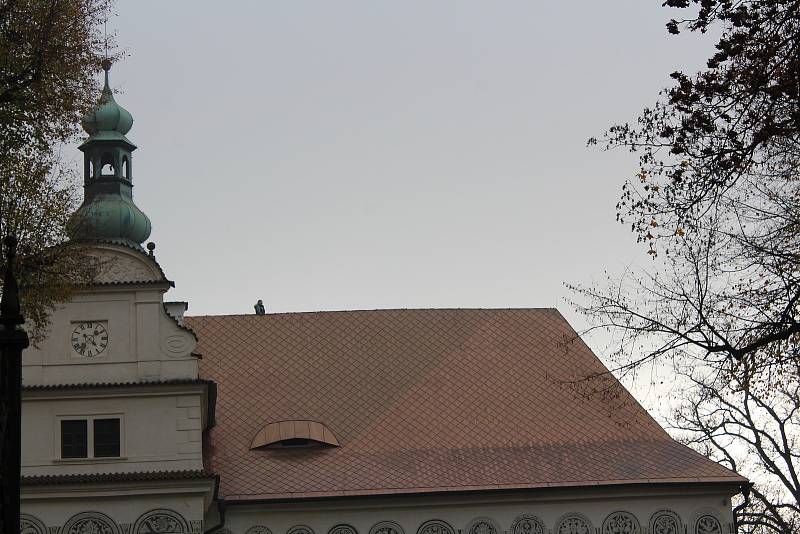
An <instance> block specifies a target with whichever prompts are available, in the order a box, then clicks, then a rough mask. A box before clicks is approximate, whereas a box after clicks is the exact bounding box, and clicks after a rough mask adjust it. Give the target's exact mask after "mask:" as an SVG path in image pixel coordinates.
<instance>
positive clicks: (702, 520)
mask: <svg viewBox="0 0 800 534" xmlns="http://www.w3.org/2000/svg"><path fill="white" fill-rule="evenodd" d="M694 531H695V534H722V525H721V524H720V522H719V519H717V518H716V517H714V516H713V515H709V514H706V515H701V516H700V517H698V518H697V521H696V522H695V527H694Z"/></svg>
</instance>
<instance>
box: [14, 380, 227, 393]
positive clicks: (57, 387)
mask: <svg viewBox="0 0 800 534" xmlns="http://www.w3.org/2000/svg"><path fill="white" fill-rule="evenodd" d="M211 384H213V385H214V386H213V387H214V389H216V384H214V382H212V381H211V380H206V379H203V378H196V379H195V378H178V379H174V380H159V381H151V382H104V383H98V384H88V383H87V384H37V385H30V386H25V385H23V386H22V391H50V390H76V389H114V388H129V387H131V388H132V387H141V386H182V385H209V386H210V385H211Z"/></svg>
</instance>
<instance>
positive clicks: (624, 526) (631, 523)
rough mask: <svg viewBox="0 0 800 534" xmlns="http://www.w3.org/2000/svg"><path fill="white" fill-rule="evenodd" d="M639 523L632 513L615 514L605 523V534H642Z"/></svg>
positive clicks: (610, 515)
mask: <svg viewBox="0 0 800 534" xmlns="http://www.w3.org/2000/svg"><path fill="white" fill-rule="evenodd" d="M641 531H642V528H641V527H640V526H639V521H638V520H637V519H636V516H634V515H633V514H631V513H628V512H614V513H612V514H609V516H608V517H606V520H605V521H603V534H640V533H641Z"/></svg>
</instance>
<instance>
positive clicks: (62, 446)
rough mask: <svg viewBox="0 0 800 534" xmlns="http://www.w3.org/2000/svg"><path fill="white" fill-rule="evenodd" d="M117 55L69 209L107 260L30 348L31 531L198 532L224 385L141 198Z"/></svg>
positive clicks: (27, 490)
mask: <svg viewBox="0 0 800 534" xmlns="http://www.w3.org/2000/svg"><path fill="white" fill-rule="evenodd" d="M110 67H111V64H110V62H107V61H106V62H104V64H103V70H104V71H105V83H104V86H103V89H102V92H101V94H100V99H99V101H98V103H97V106H96V107H95V109H94V110H93V111H92V112H91V113H89V114H88V115H86V116H85V117H84V118H83V120H82V125H83V128H84V130H85V131H86V133H87V134H89V137H88V139H86V140H85V141H84V142H83V144H81V145H80V147H79V149H80V150H81V151H82V152H83V154H84V166H83V167H84V200H83V203H82V204H81V206H80V207H79V208H78V210H77V212H76V213H75V215H74V216H73V218H72V221H71V229H70V230H71V233H72V236H73V237H72V239H73V241H74V242H76V243H79V244H80V245H81V247H82V251H84V252H85V253H86V254H87V256H89V258H87V261H91V262H93V263H96V265H97V268H98V272H97V275H96V277H95V278H94V280H93V281H92V282H91V283H90V284H87V285H81V286H78V287H76V288H75V291H74V293H73V295H72V298H71V299H70V300H69V301H68V302H64V303H62V304H61V305H60V306H59V307H58V308H57V309H55V310H54V311H53V312H52V314H51V316H50V331H49V332H48V335H47V337H46V338H45V339H44V340H43V341H42V342H41V343H40V344H39V346H37V347H31V348H30V349H29V350H27V351H25V353H24V355H23V395H22V401H23V402H22V421H23V422H22V496H21V498H22V517H21V525H22V529H21V530H22V532H24V533H26V534H49V533H52V532H55V531H60V532H62V533H65V534H85V533H102V534H146V533H152V532H170V533H172V532H177V533H186V534H198V533H200V532H202V531H203V519H204V516H205V513H206V510H207V509H208V506H209V504H210V502H211V498H212V496H213V491H214V487H215V482H214V478H213V477H212V476H211V475H209V474H207V473H206V472H205V471H204V468H203V451H202V435H203V432H204V431H205V430H206V429H207V428H209V426H210V425H212V424H213V419H214V417H213V413H214V398H215V393H214V392H215V386H214V384H213V383H211V382H209V381H206V380H201V379H200V378H199V369H198V357H199V355H198V354H196V353H195V347H196V345H197V338H196V336H195V335H194V332H192V330H190V329H189V328H187V327H186V326H184V324H183V312H184V310H185V309H186V307H187V305H186V303H184V302H179V303H170V302H164V295H165V294H166V292H167V291H168V290H169V289H170V288H171V287H173V285H174V284H173V283H172V282H171V281H170V280H169V279H167V278H166V276H165V274H164V271H163V270H162V269H161V266H160V265H159V264H158V262H157V261H156V258H155V254H154V249H155V246H154V245H153V244H152V243H149V244H148V245H147V250H145V249H144V248H143V247H142V244H143V243H144V242H145V241H146V240H147V238H148V237H149V236H150V231H151V225H150V220H149V219H148V217H147V216H146V215H145V214H144V213H143V212H142V210H140V209H139V208H138V207H137V206H136V204H135V203H134V202H133V167H132V153H133V151H134V150H135V149H136V145H134V144H133V143H132V142H131V141H130V140H129V139H128V138H127V137H126V135H127V133H128V132H129V131H130V129H131V127H132V126H133V117H132V116H131V114H130V113H128V111H127V110H125V108H123V107H122V106H120V105H119V104H118V103H117V102H116V100H115V99H114V95H113V94H112V91H111V87H110V85H109V79H108V78H109V76H108V74H109V70H110Z"/></svg>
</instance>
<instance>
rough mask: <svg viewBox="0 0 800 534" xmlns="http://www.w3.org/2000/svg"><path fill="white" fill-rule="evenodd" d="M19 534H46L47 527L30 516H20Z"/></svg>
mask: <svg viewBox="0 0 800 534" xmlns="http://www.w3.org/2000/svg"><path fill="white" fill-rule="evenodd" d="M19 534H47V527H46V526H44V523H42V522H41V521H39V520H38V519H36V518H35V517H33V516H32V515H29V514H20V516H19Z"/></svg>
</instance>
